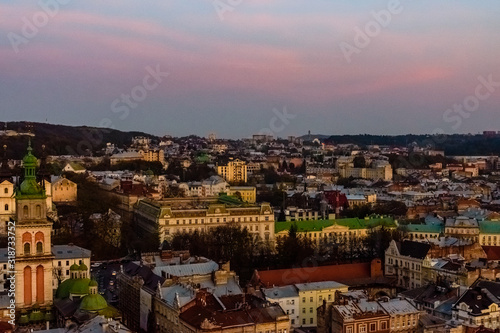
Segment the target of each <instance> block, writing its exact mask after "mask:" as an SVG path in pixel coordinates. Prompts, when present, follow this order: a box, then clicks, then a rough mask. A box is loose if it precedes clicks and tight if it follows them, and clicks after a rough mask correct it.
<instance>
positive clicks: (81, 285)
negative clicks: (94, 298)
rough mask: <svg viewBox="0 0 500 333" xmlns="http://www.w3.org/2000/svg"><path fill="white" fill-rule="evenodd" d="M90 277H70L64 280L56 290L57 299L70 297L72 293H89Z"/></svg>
mask: <svg viewBox="0 0 500 333" xmlns="http://www.w3.org/2000/svg"><path fill="white" fill-rule="evenodd" d="M89 284H90V279H68V280H66V281H63V283H61V285H59V288H57V291H56V298H57V299H64V298H68V297H69V295H70V294H77V295H86V294H88V293H89Z"/></svg>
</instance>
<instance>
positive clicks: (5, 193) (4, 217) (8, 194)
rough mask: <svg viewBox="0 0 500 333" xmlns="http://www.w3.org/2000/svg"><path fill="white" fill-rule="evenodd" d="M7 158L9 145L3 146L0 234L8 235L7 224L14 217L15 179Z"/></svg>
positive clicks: (0, 184) (0, 186) (0, 178)
mask: <svg viewBox="0 0 500 333" xmlns="http://www.w3.org/2000/svg"><path fill="white" fill-rule="evenodd" d="M12 176H13V174H12V170H11V169H10V167H9V159H8V158H7V146H5V145H4V146H3V157H2V166H1V167H0V235H2V236H7V226H8V223H9V221H10V219H11V218H13V217H14V213H15V211H16V209H15V204H16V202H15V198H14V180H13V177H12Z"/></svg>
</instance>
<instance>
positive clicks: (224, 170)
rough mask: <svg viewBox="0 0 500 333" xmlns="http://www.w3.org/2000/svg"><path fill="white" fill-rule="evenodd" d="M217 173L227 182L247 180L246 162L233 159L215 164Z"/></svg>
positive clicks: (243, 181) (244, 181)
mask: <svg viewBox="0 0 500 333" xmlns="http://www.w3.org/2000/svg"><path fill="white" fill-rule="evenodd" d="M217 173H218V174H219V176H221V177H222V178H224V179H225V180H226V181H228V182H239V183H246V182H247V162H245V161H242V160H239V159H235V160H230V161H229V162H228V163H227V165H219V166H217Z"/></svg>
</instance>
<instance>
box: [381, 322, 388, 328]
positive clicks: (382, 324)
mask: <svg viewBox="0 0 500 333" xmlns="http://www.w3.org/2000/svg"><path fill="white" fill-rule="evenodd" d="M380 329H381V330H386V329H387V322H385V321H383V322H381V323H380Z"/></svg>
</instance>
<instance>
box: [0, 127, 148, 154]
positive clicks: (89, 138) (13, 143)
mask: <svg viewBox="0 0 500 333" xmlns="http://www.w3.org/2000/svg"><path fill="white" fill-rule="evenodd" d="M27 124H28V123H27V122H8V123H7V129H8V130H10V131H15V132H18V133H26V132H27ZM30 124H31V125H32V126H33V133H34V134H35V136H34V137H33V138H32V139H31V140H32V144H33V148H34V153H35V155H40V152H41V150H42V145H45V147H46V151H47V153H48V154H49V155H70V154H83V153H85V152H86V150H87V149H89V150H91V151H93V152H95V151H98V150H100V149H102V148H104V147H105V146H106V143H107V142H111V143H114V144H115V145H117V146H118V147H123V146H128V145H130V143H131V141H132V138H133V137H135V136H145V137H149V138H152V139H157V137H156V136H154V135H151V134H147V133H143V132H123V131H118V130H114V129H107V128H96V127H88V126H66V125H53V124H45V123H30ZM3 129H4V127H2V128H1V129H0V131H1V130H3ZM11 133H12V132H11ZM27 142H28V136H27V135H22V136H6V135H0V146H3V145H7V146H8V154H9V158H11V159H20V158H22V156H23V155H24V153H25V152H26V145H27ZM2 151H3V149H2Z"/></svg>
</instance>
